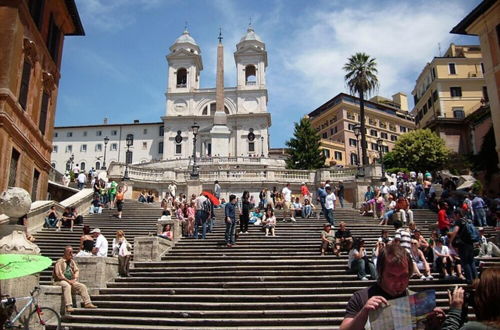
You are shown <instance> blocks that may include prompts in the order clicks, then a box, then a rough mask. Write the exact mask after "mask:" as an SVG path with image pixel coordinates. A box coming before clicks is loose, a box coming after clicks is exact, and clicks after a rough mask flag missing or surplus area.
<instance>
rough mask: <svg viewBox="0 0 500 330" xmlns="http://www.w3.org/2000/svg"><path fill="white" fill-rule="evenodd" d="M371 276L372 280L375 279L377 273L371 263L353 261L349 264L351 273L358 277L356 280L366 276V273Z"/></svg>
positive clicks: (362, 260) (360, 260)
mask: <svg viewBox="0 0 500 330" xmlns="http://www.w3.org/2000/svg"><path fill="white" fill-rule="evenodd" d="M367 270H368V272H369V273H370V275H371V278H372V280H376V279H377V271H376V270H375V265H374V264H373V263H371V262H368V261H365V259H363V258H361V259H354V260H353V261H352V262H351V271H352V272H355V273H356V274H357V275H358V279H362V278H363V277H365V276H366V271H367Z"/></svg>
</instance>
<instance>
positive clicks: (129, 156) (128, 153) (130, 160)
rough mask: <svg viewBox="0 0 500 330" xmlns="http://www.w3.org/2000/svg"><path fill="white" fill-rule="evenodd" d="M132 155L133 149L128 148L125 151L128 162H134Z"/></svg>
mask: <svg viewBox="0 0 500 330" xmlns="http://www.w3.org/2000/svg"><path fill="white" fill-rule="evenodd" d="M132 156H133V155H132V151H130V150H127V151H126V152H125V162H126V163H127V164H132Z"/></svg>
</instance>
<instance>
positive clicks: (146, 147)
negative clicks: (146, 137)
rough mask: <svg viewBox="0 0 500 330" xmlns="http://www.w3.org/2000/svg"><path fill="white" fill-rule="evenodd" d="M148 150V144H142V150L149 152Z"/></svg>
mask: <svg viewBox="0 0 500 330" xmlns="http://www.w3.org/2000/svg"><path fill="white" fill-rule="evenodd" d="M147 149H148V143H147V142H142V150H147Z"/></svg>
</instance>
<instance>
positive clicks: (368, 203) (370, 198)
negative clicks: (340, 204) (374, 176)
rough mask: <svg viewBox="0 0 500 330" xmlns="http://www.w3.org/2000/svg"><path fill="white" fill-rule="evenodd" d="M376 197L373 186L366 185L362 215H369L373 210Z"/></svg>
mask: <svg viewBox="0 0 500 330" xmlns="http://www.w3.org/2000/svg"><path fill="white" fill-rule="evenodd" d="M374 197H375V193H374V192H373V190H372V187H371V186H368V187H366V193H365V201H364V202H363V203H362V204H361V210H360V213H361V215H367V214H368V213H370V212H373V205H374V202H375V200H374Z"/></svg>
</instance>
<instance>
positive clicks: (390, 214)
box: [384, 210, 394, 220]
mask: <svg viewBox="0 0 500 330" xmlns="http://www.w3.org/2000/svg"><path fill="white" fill-rule="evenodd" d="M393 214H394V210H389V211H387V212H385V213H384V220H389V218H390V217H392V215H393Z"/></svg>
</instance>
